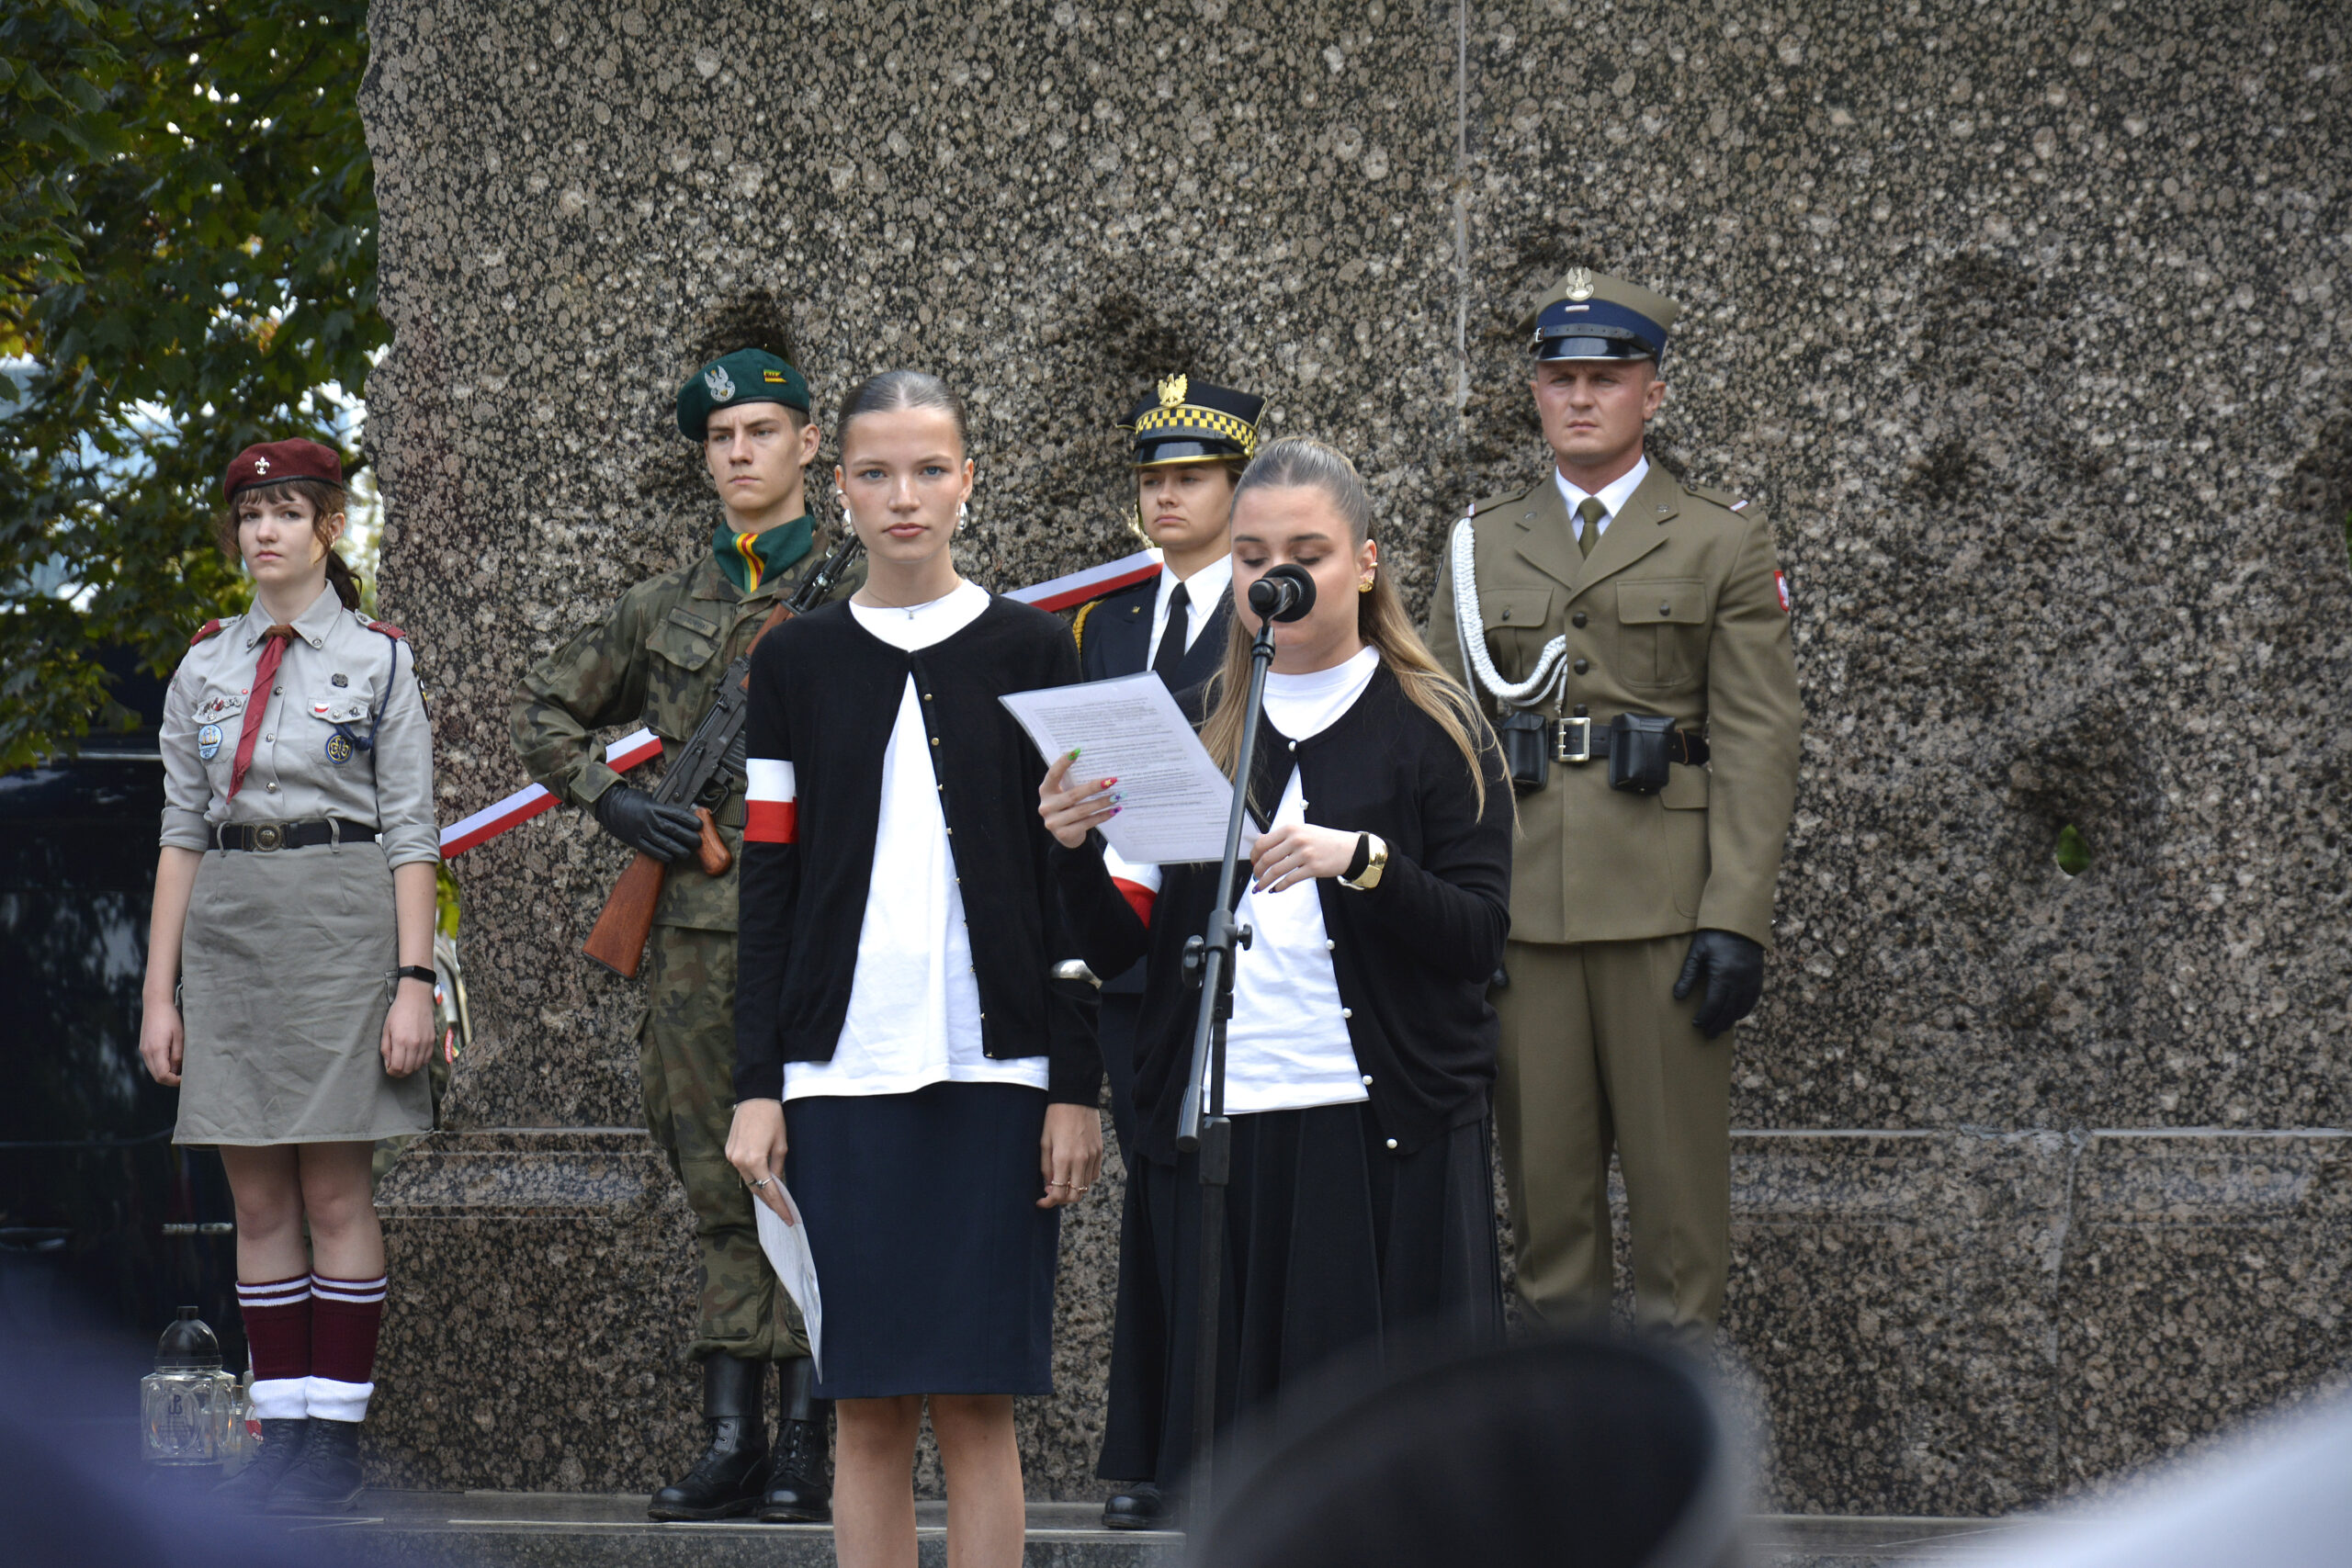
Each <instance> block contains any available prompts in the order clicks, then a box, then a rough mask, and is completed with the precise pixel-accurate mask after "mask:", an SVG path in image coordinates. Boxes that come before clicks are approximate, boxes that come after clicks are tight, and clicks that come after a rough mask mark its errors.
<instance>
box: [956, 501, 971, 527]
mask: <svg viewBox="0 0 2352 1568" xmlns="http://www.w3.org/2000/svg"><path fill="white" fill-rule="evenodd" d="M971 515H972V509H971V507H970V505H969V504H968V503H967V502H961V501H959V502H956V532H957V533H959V534H960V533H962V532H963V531H964V525H965V524H966V523H967V522H969V521H970V520H971Z"/></svg>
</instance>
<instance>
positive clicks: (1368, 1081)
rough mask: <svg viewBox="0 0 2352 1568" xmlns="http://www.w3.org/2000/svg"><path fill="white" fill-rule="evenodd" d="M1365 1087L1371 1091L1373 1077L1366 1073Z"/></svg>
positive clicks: (1364, 1077)
mask: <svg viewBox="0 0 2352 1568" xmlns="http://www.w3.org/2000/svg"><path fill="white" fill-rule="evenodd" d="M1363 1087H1364V1088H1366V1089H1370V1088H1371V1087H1372V1075H1371V1074H1370V1073H1366V1074H1364V1076H1363Z"/></svg>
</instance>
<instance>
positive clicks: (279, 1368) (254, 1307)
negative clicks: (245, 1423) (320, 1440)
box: [237, 1274, 311, 1421]
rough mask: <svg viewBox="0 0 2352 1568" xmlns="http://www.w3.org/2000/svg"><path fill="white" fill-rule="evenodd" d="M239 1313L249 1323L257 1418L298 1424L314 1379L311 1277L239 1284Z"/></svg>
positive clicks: (247, 1340) (248, 1350)
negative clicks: (309, 1383)
mask: <svg viewBox="0 0 2352 1568" xmlns="http://www.w3.org/2000/svg"><path fill="white" fill-rule="evenodd" d="M237 1314H238V1315H239V1316H240V1317H242V1318H243V1319H244V1321H245V1350H246V1354H247V1355H248V1356H249V1357H250V1358H251V1361H252V1365H253V1371H254V1389H253V1401H254V1417H255V1418H256V1419H259V1420H265V1421H272V1420H275V1421H282V1420H288V1419H292V1420H300V1418H301V1417H302V1416H303V1415H304V1414H305V1413H306V1412H307V1410H308V1407H309V1406H308V1395H307V1394H306V1393H305V1392H304V1384H305V1382H306V1380H307V1379H308V1378H309V1377H310V1375H311V1277H310V1276H309V1275H308V1274H297V1275H295V1276H294V1277H293V1278H292V1279H290V1280H258V1281H255V1282H254V1283H252V1284H247V1283H246V1282H245V1281H244V1280H238V1281H237Z"/></svg>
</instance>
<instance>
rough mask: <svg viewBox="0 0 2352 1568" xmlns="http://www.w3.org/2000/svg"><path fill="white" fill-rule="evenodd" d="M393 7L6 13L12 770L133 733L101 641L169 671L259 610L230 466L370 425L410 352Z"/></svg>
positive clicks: (0, 682)
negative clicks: (395, 284) (379, 193)
mask: <svg viewBox="0 0 2352 1568" xmlns="http://www.w3.org/2000/svg"><path fill="white" fill-rule="evenodd" d="M367 9H368V8H367V6H366V4H365V3H364V0H305V3H302V4H294V3H291V0H209V3H208V0H169V3H165V0H130V3H127V4H104V3H100V0H12V3H11V4H10V5H9V6H6V7H5V8H0V116H5V126H0V360H5V361H6V363H7V368H8V370H9V372H10V374H11V376H12V377H13V378H14V381H15V383H16V388H15V392H14V395H13V400H12V399H11V395H10V392H9V389H8V388H7V387H6V386H5V385H0V409H5V412H0V769H6V768H12V767H17V766H21V765H23V764H25V763H27V762H28V761H34V760H36V759H37V758H38V757H40V756H41V755H43V754H46V753H49V752H51V751H54V750H62V749H70V748H71V746H72V745H73V744H74V742H75V741H76V740H77V739H79V738H80V737H82V736H84V735H85V734H86V733H87V732H88V730H89V728H91V727H92V725H93V724H94V723H95V724H97V725H99V726H101V727H103V726H105V725H107V724H109V723H112V722H119V720H120V719H121V718H122V717H123V716H122V715H121V713H120V711H119V708H114V707H113V705H110V704H109V703H108V701H107V698H106V695H105V678H104V676H103V675H102V673H101V672H100V671H99V670H98V668H97V666H96V662H95V661H94V660H93V657H92V655H93V653H94V651H95V649H96V647H97V645H98V644H99V643H101V642H108V641H110V642H119V643H127V644H129V645H130V646H131V647H133V648H135V649H138V650H139V652H140V654H141V657H142V658H143V659H144V660H146V662H147V663H148V664H149V666H150V667H152V668H153V669H155V670H157V671H165V670H168V669H169V668H170V667H171V666H172V664H173V663H174V662H175V661H176V660H177V658H178V656H179V654H180V652H181V651H182V650H183V649H185V648H186V646H187V637H188V634H189V632H190V631H191V629H192V628H193V627H194V626H196V625H198V623H200V622H202V621H203V620H204V619H206V618H207V617H208V616H211V615H219V614H222V613H223V612H224V611H232V610H234V609H237V608H240V607H241V606H242V603H243V591H242V590H241V589H240V587H239V586H238V583H239V579H238V576H237V573H236V570H235V569H234V568H232V566H231V565H230V564H229V563H227V562H226V561H224V560H222V558H220V553H219V551H218V550H217V549H216V548H215V547H214V546H213V543H212V536H211V524H210V519H211V516H212V513H213V512H214V510H215V509H216V507H217V505H218V500H219V496H218V491H217V489H216V488H215V487H216V486H217V485H218V484H219V482H220V472H221V470H222V469H223V468H225V467H226V466H227V464H228V460H229V458H230V457H233V456H234V455H235V454H236V452H237V451H238V450H239V449H240V448H241V447H243V446H246V445H248V444H249V443H251V442H254V441H258V440H277V439H282V438H284V437H287V436H291V435H308V436H311V437H313V438H316V439H319V440H324V441H328V442H330V443H335V442H336V441H337V438H338V435H339V434H341V433H342V432H343V431H345V429H346V428H347V426H348V423H349V419H348V414H347V412H346V410H345V408H344V407H343V406H342V404H341V403H340V402H339V401H338V400H337V398H336V397H335V396H334V394H333V393H332V392H331V391H330V389H334V388H342V389H348V390H349V393H350V394H351V395H352V396H355V397H356V393H357V390H358V389H359V387H360V385H361V383H362V381H363V380H364V378H365V377H366V375H367V370H368V363H369V360H370V358H371V356H372V355H373V353H374V351H375V350H376V349H378V348H379V347H380V346H381V345H382V344H383V343H384V342H385V341H386V339H387V337H388V336H389V332H388V329H387V328H386V326H385V324H384V322H383V320H382V318H380V317H379V315H378V314H377V313H376V196H375V182H374V177H373V171H372V169H371V166H370V164H369V162H368V148H367V142H366V140H365V137H364V136H363V134H362V131H361V129H360V123H359V113H358V108H357V104H356V91H357V88H358V85H359V75H360V72H361V70H362V69H363V68H364V66H365V63H366V60H367V39H366V24H367ZM345 461H346V464H350V463H351V462H352V456H351V455H350V454H348V453H346V457H345ZM109 710H111V713H110V711H109Z"/></svg>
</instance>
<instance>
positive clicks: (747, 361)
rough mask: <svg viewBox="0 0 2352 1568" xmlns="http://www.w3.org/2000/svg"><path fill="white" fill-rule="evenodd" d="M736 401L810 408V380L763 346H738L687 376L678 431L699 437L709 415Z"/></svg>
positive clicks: (689, 437) (680, 399)
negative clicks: (732, 351) (731, 351)
mask: <svg viewBox="0 0 2352 1568" xmlns="http://www.w3.org/2000/svg"><path fill="white" fill-rule="evenodd" d="M737 403H782V404H783V405H784V406H785V407H786V408H788V409H798V410H799V411H800V412H802V413H807V412H809V382H808V380H807V378H804V377H803V376H802V375H801V374H800V372H799V371H797V370H796V369H794V368H793V367H792V366H791V365H790V364H789V363H787V362H786V361H785V360H784V359H782V358H781V357H779V356H777V355H773V354H770V353H769V352H768V351H767V350H766V349H764V348H739V349H737V350H736V351H735V352H734V353H732V354H726V355H720V356H719V357H718V358H717V359H714V360H712V361H711V362H710V363H709V364H707V365H706V366H704V367H702V368H701V369H699V370H697V371H695V373H694V374H693V375H692V376H689V377H687V378H686V384H685V385H684V386H683V387H681V388H679V389H678V434H681V435H683V436H684V437H685V438H686V439H687V440H689V441H700V440H701V439H702V438H703V435H704V434H705V433H706V432H707V431H708V430H709V428H710V416H711V415H712V413H714V412H717V411H718V410H719V409H731V408H733V407H734V406H735V405H736V404H737Z"/></svg>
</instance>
